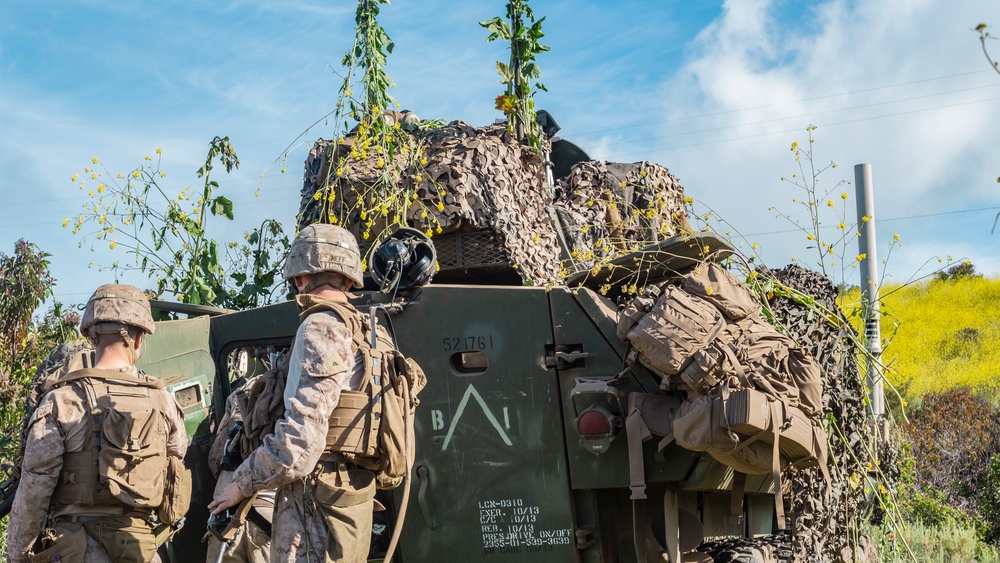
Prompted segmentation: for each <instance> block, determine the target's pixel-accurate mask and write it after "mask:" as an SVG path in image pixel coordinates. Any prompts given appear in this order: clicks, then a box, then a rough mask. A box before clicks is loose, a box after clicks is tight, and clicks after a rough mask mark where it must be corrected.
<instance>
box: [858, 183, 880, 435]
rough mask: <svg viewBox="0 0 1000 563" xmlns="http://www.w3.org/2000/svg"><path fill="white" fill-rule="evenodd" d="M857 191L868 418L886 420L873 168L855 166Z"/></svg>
mask: <svg viewBox="0 0 1000 563" xmlns="http://www.w3.org/2000/svg"><path fill="white" fill-rule="evenodd" d="M854 188H855V193H856V195H857V198H858V232H859V233H861V235H860V236H859V237H858V252H859V254H861V255H863V256H864V258H863V259H862V260H861V305H862V307H863V318H864V320H865V340H866V341H867V346H868V353H869V357H868V376H867V378H866V381H867V384H868V389H869V393H870V395H869V399H870V403H869V407H868V416H869V417H870V418H873V419H875V420H881V419H883V418H885V389H884V386H883V384H882V335H881V329H880V327H879V323H880V317H881V314H880V312H879V294H878V280H879V278H878V253H877V252H876V247H877V243H876V238H875V195H874V193H875V188H874V184H873V183H872V165H871V164H857V165H855V166H854Z"/></svg>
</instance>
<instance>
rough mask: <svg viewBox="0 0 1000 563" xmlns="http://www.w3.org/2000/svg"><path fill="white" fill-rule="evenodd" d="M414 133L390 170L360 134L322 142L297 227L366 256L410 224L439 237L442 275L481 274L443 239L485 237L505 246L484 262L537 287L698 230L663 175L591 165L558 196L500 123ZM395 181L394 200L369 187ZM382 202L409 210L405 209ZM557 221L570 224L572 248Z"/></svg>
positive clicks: (579, 168) (310, 164)
mask: <svg viewBox="0 0 1000 563" xmlns="http://www.w3.org/2000/svg"><path fill="white" fill-rule="evenodd" d="M407 135H409V137H408V138H409V139H410V141H411V142H410V143H409V146H410V147H412V148H411V149H409V150H407V151H406V152H405V153H401V154H397V155H396V156H395V157H394V158H395V159H396V160H395V161H394V162H392V163H386V162H385V161H384V160H383V159H382V158H381V157H379V156H378V155H376V154H375V153H371V154H368V156H367V157H366V158H358V157H357V155H358V152H360V151H356V150H352V147H353V146H354V142H355V141H354V139H353V138H352V137H347V138H346V139H341V140H340V142H336V141H323V140H320V141H318V142H317V143H316V144H315V146H314V147H313V149H312V151H311V152H310V154H309V156H308V158H307V159H306V163H305V177H304V181H303V187H302V198H301V203H300V207H299V216H298V224H297V228H298V229H301V228H302V227H304V226H305V225H308V224H310V223H313V222H316V221H320V220H325V221H327V222H338V223H339V224H341V225H343V226H344V227H346V228H348V229H349V230H351V231H352V232H353V233H354V234H355V235H356V236H358V239H359V241H361V246H362V251H364V249H365V248H366V247H370V246H371V245H372V244H373V243H375V242H377V241H378V240H380V239H381V238H382V237H384V236H386V235H388V234H390V233H391V231H392V230H394V229H395V227H396V226H410V227H414V228H417V229H420V230H422V231H424V232H425V233H426V234H428V236H431V237H434V238H438V239H442V244H438V243H437V241H435V243H436V246H438V255H439V263H440V264H441V267H442V268H448V267H454V268H463V267H468V266H470V265H481V264H478V263H477V264H470V263H468V260H463V259H462V258H461V257H459V258H456V257H454V256H449V248H450V245H448V244H447V243H446V242H445V239H447V238H448V237H449V236H451V237H458V236H461V235H463V234H464V235H468V234H472V233H475V234H484V233H485V235H486V236H482V237H480V239H479V240H481V241H486V242H480V243H478V244H481V245H482V244H485V245H496V246H497V248H496V249H482V248H478V249H476V250H477V255H478V256H479V257H480V258H482V257H484V256H485V257H486V258H487V259H488V261H492V263H494V264H497V265H506V266H509V267H510V268H513V269H515V270H516V271H517V273H518V275H519V276H520V278H521V280H522V281H523V282H524V283H528V284H535V285H544V284H551V283H559V282H561V281H563V279H565V277H566V276H567V275H569V274H572V273H574V272H577V271H582V270H586V269H589V268H591V267H592V266H593V265H594V264H595V263H598V262H600V261H602V260H610V259H613V258H615V257H618V256H621V255H623V254H626V253H628V252H631V251H634V250H637V249H639V248H642V247H644V246H646V245H648V244H650V243H653V242H657V241H660V240H663V239H664V238H667V237H670V236H674V235H676V234H679V233H682V232H690V231H691V228H690V225H689V223H688V221H687V214H686V210H685V206H684V201H683V187H682V186H681V184H680V182H678V181H677V179H676V178H674V177H673V176H671V175H670V173H669V172H668V171H667V169H666V168H664V167H662V166H659V165H656V164H651V163H648V162H642V163H635V164H608V163H602V162H595V161H590V162H583V163H579V164H577V165H576V166H574V167H573V169H572V170H571V172H570V174H569V175H568V176H567V178H565V179H559V180H558V182H557V187H555V186H554V187H551V188H550V187H549V185H548V180H547V179H546V170H545V163H544V162H543V160H542V159H541V158H540V157H539V156H538V155H537V154H536V153H535V152H533V151H532V150H530V149H529V148H527V147H524V146H523V145H521V144H520V143H518V142H517V141H516V139H514V138H513V137H512V136H511V135H510V134H509V133H508V132H507V130H506V128H505V127H504V126H503V125H491V126H486V127H479V128H476V127H472V126H471V125H469V124H467V123H464V122H462V121H453V122H451V123H449V124H448V125H445V126H442V127H439V128H430V129H420V128H416V129H415V130H413V131H411V132H409V133H408V134H407ZM387 177H388V178H389V182H388V183H389V184H391V185H393V186H395V187H394V188H392V189H393V190H394V191H395V195H393V194H387V193H385V192H384V190H383V189H382V188H378V189H373V186H382V185H385V184H386V178H387ZM328 186H329V187H330V188H332V191H333V198H332V199H330V200H329V201H325V200H324V199H323V198H322V197H318V193H320V192H322V190H323V189H324V188H325V187H328ZM400 194H402V197H401V198H400V197H399V195H400ZM386 200H394V201H396V202H398V201H403V202H405V205H404V207H405V209H404V210H399V209H398V208H393V207H392V206H391V205H385V201H386ZM324 206H326V207H324ZM323 209H328V210H330V211H328V213H330V215H331V216H332V217H324V216H323V214H324V212H323ZM553 216H557V217H558V218H559V219H560V221H561V223H562V224H563V225H564V226H565V228H564V230H563V232H564V233H565V235H564V236H565V238H564V239H563V240H564V243H565V244H564V245H563V244H561V243H560V231H559V229H557V228H556V226H555V225H554V224H553V219H552V217H553ZM331 219H332V221H331ZM404 223H405V224H404Z"/></svg>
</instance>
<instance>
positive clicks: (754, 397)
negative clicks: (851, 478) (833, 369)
mask: <svg viewBox="0 0 1000 563" xmlns="http://www.w3.org/2000/svg"><path fill="white" fill-rule="evenodd" d="M645 293H646V294H645V295H643V296H641V297H637V298H636V299H634V300H633V301H632V303H631V304H629V306H628V307H626V308H625V309H624V310H623V311H622V313H621V314H620V316H619V320H618V326H617V330H616V333H617V335H618V337H619V338H621V339H622V340H623V341H625V342H627V343H628V344H630V345H631V347H632V352H631V353H630V354H629V355H628V357H627V360H626V361H627V362H631V361H633V360H634V358H636V357H637V359H638V361H639V362H640V363H641V364H643V365H644V366H646V367H647V368H649V369H650V370H651V371H653V372H654V373H656V374H658V375H660V376H661V378H662V381H661V385H660V387H661V388H662V389H674V388H678V387H679V388H681V389H682V390H684V391H686V392H687V397H688V398H687V399H686V400H685V401H684V402H683V403H682V404H681V405H680V408H679V410H677V412H676V414H675V415H674V419H673V421H672V426H671V434H670V436H669V438H672V439H674V440H676V442H677V443H678V444H679V445H680V446H682V447H684V448H685V449H688V450H692V451H699V452H705V453H706V454H708V455H709V456H711V457H712V458H713V459H715V460H716V461H718V462H720V463H722V464H725V465H727V466H729V467H732V468H733V469H734V470H735V471H736V472H737V473H738V474H743V475H746V474H767V473H770V474H771V475H772V477H773V482H774V487H775V492H776V496H775V514H776V515H777V516H778V521H779V523H781V526H782V527H783V526H784V512H783V508H782V506H781V504H782V501H781V492H780V490H781V480H780V471H781V467H782V466H784V465H786V464H788V463H792V464H794V465H795V466H796V467H800V468H805V467H812V466H815V465H819V466H820V468H821V470H822V472H823V474H824V477H826V476H827V472H826V458H827V443H826V435H825V432H824V431H823V429H822V428H821V427H820V426H819V425H818V424H817V423H816V422H815V421H813V420H812V418H811V417H815V416H818V415H819V414H820V413H821V412H822V410H823V402H822V392H823V385H822V379H821V376H822V372H821V369H820V367H819V364H818V363H817V362H816V360H815V359H813V358H812V356H810V355H809V354H808V353H806V352H805V351H804V350H803V349H802V348H800V347H798V346H796V345H795V342H794V341H793V340H792V339H791V338H789V337H788V336H787V335H784V334H782V333H780V332H778V330H777V329H775V328H774V327H773V326H771V325H770V324H768V323H767V322H766V321H764V320H763V318H761V317H760V316H759V315H758V313H757V311H758V309H759V303H758V301H757V299H756V298H755V297H754V296H753V294H752V293H751V292H750V290H749V289H748V288H747V287H746V285H745V284H743V283H742V282H741V281H739V280H738V279H736V278H735V277H734V276H733V275H732V274H730V273H729V272H728V271H727V270H725V269H724V268H723V267H722V266H720V265H718V264H715V263H704V264H699V265H698V266H697V267H695V268H694V269H693V270H692V271H691V272H690V273H689V274H688V275H687V276H685V277H684V278H682V279H680V280H673V281H670V282H667V283H666V284H664V285H663V286H662V287H652V288H647V290H646V292H645ZM637 408H640V409H641V406H637ZM827 482H828V483H829V479H828V478H827ZM738 489H739V490H738ZM737 493H738V494H737ZM736 496H739V497H742V490H741V487H734V498H735V497H736Z"/></svg>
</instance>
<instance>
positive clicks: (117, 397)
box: [52, 369, 191, 509]
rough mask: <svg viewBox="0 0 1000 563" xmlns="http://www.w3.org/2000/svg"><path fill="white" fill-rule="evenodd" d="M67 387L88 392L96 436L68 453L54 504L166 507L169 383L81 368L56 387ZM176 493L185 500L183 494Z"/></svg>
mask: <svg viewBox="0 0 1000 563" xmlns="http://www.w3.org/2000/svg"><path fill="white" fill-rule="evenodd" d="M63 385H76V386H79V387H80V388H81V389H82V391H83V395H84V397H85V399H86V401H87V406H88V408H89V410H90V412H91V415H90V431H89V432H87V435H86V437H85V439H84V447H83V449H82V451H79V452H67V453H65V454H63V467H62V473H61V476H60V479H59V482H58V483H57V484H56V488H55V491H54V493H53V495H52V502H53V503H54V504H56V505H64V506H65V505H71V504H76V505H107V504H119V503H120V504H124V505H127V506H133V507H136V508H149V509H159V508H160V507H161V506H163V505H164V493H165V491H166V488H167V486H166V479H167V472H168V466H169V462H168V459H167V458H168V456H167V444H166V436H167V427H166V416H165V414H164V413H165V412H166V411H167V409H168V408H170V407H171V405H169V403H168V402H167V401H168V399H169V396H168V395H167V394H166V393H164V392H162V389H163V381H162V380H160V379H155V378H152V377H147V376H143V375H140V376H139V377H138V378H136V377H133V376H129V375H125V374H122V373H119V372H115V371H108V370H102V369H81V370H76V371H73V372H70V373H68V374H66V375H65V376H63V377H61V378H59V379H58V380H57V381H56V382H55V386H56V387H59V386H63ZM182 467H183V465H182ZM175 469H176V468H175ZM185 471H186V470H185ZM188 482H190V481H188ZM171 493H172V494H177V495H180V496H184V491H183V490H180V491H178V490H172V491H171ZM190 493H191V491H190V486H188V487H187V492H186V496H187V500H184V499H179V500H180V501H182V502H187V501H189V499H190ZM168 500H169V499H168ZM169 502H171V503H172V502H174V501H173V500H169Z"/></svg>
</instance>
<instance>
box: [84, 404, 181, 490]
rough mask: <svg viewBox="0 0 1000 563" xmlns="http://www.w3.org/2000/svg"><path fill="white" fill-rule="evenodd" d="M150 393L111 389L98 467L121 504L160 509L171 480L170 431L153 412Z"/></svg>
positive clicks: (107, 485) (160, 417)
mask: <svg viewBox="0 0 1000 563" xmlns="http://www.w3.org/2000/svg"><path fill="white" fill-rule="evenodd" d="M148 391H149V389H147V388H145V387H132V386H128V387H126V386H118V385H109V386H108V395H107V397H108V399H110V401H111V405H112V406H110V408H105V409H103V410H104V421H103V423H102V432H101V434H102V439H101V442H102V444H101V451H100V454H99V457H98V461H99V464H98V467H99V472H100V476H101V483H102V485H104V486H106V487H107V489H108V491H109V492H110V493H111V494H112V495H113V496H114V497H115V498H116V499H118V500H119V501H121V502H123V503H125V504H127V505H129V506H135V507H139V508H157V507H159V506H160V503H161V502H162V500H163V491H164V489H165V485H166V484H165V480H166V476H167V459H166V457H167V455H166V453H167V452H166V443H167V430H166V422H165V421H164V419H163V416H162V415H161V414H160V412H159V411H157V410H156V409H154V408H152V405H151V402H150V399H149V397H148V396H147V395H146V393H148Z"/></svg>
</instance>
